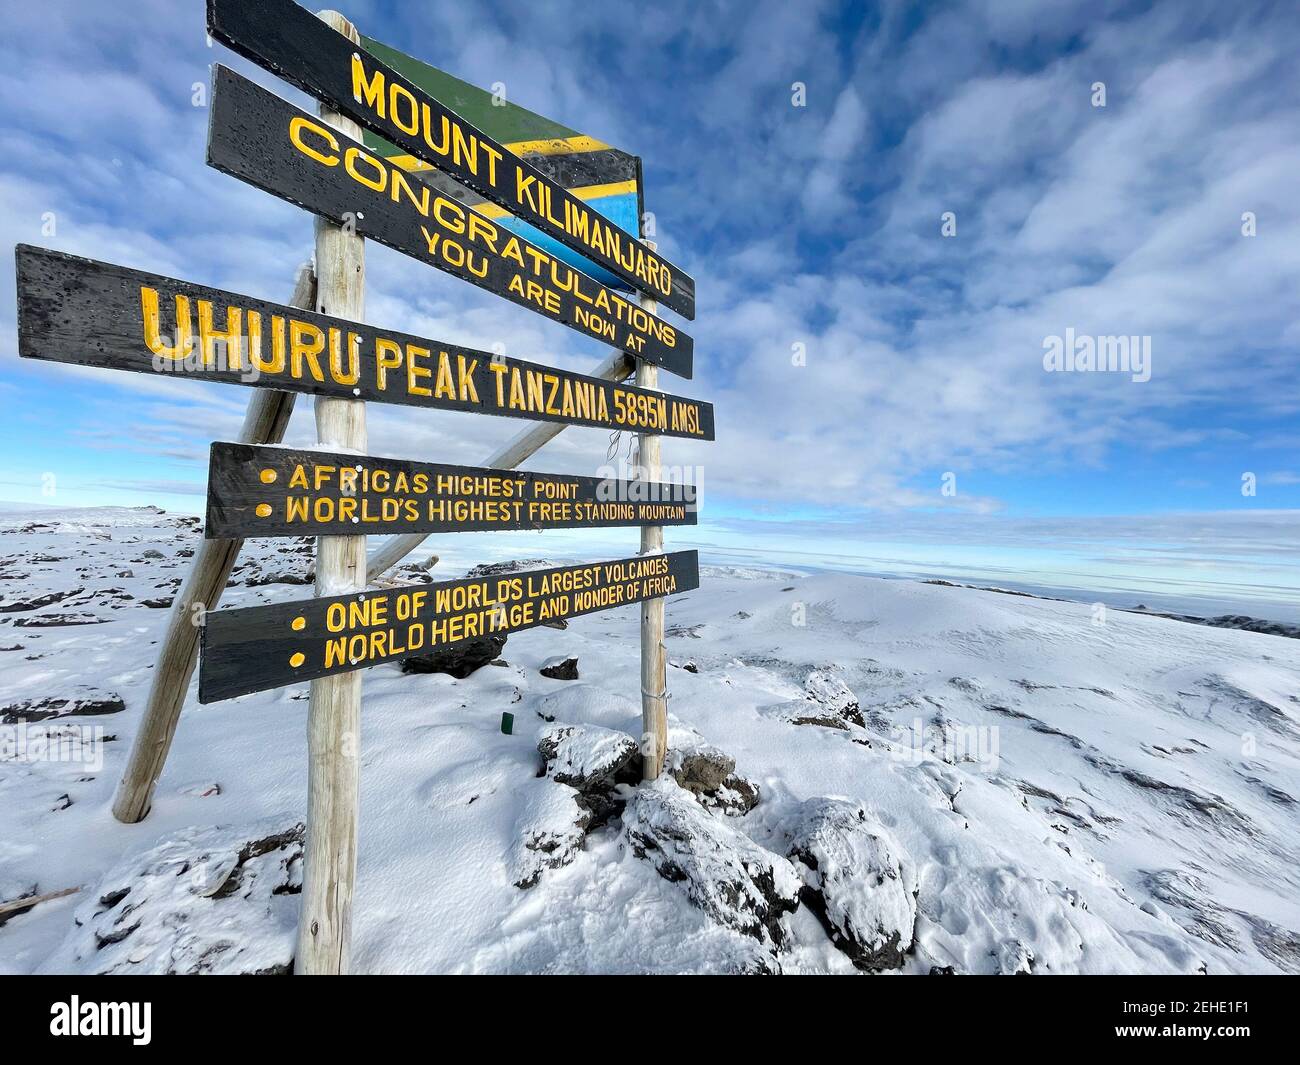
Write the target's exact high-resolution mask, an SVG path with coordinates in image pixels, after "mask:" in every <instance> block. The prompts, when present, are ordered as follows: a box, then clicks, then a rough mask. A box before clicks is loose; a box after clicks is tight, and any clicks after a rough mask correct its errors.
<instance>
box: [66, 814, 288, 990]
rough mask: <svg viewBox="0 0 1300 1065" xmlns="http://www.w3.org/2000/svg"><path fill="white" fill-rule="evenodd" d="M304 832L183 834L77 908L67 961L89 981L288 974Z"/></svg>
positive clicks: (130, 860)
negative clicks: (101, 976)
mask: <svg viewBox="0 0 1300 1065" xmlns="http://www.w3.org/2000/svg"><path fill="white" fill-rule="evenodd" d="M302 839H303V826H302V824H301V823H299V824H296V825H295V824H293V823H288V824H287V825H286V822H285V821H284V820H283V819H279V820H274V821H264V822H262V823H260V824H254V825H246V826H242V827H240V828H208V829H185V830H183V831H180V832H177V833H175V834H174V835H172V836H169V837H167V838H166V839H164V840H162V841H161V842H159V843H157V844H155V845H154V846H152V847H149V848H148V849H147V850H145V851H143V852H140V853H134V854H130V855H128V856H127V857H126V858H125V859H123V860H122V861H121V862H119V863H118V864H117V865H116V866H115V867H114V868H113V869H111V870H110V871H109V872H108V874H107V875H105V876H104V877H103V878H102V879H101V880H100V881H99V883H98V885H96V886H95V887H94V888H93V889H92V890H91V891H90V892H89V893H88V894H89V897H88V898H87V899H86V900H85V901H84V902H83V903H82V904H81V905H79V906H78V907H77V912H76V927H75V928H74V929H73V930H72V932H71V933H70V935H69V936H68V938H67V940H66V942H65V943H64V946H63V948H62V951H61V952H62V953H63V954H64V955H65V956H67V957H69V958H71V959H72V961H73V962H74V963H75V964H76V965H77V966H78V967H79V968H82V969H83V970H84V971H86V972H90V973H112V974H127V973H132V974H138V973H145V974H153V975H171V974H179V975H186V974H193V973H224V974H237V973H287V972H289V971H290V969H291V966H292V964H293V949H294V936H295V930H296V928H297V918H298V898H299V895H300V894H301V891H302Z"/></svg>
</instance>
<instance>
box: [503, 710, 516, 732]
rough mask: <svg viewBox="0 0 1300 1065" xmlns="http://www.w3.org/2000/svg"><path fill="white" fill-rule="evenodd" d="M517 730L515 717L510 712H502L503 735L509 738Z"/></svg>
mask: <svg viewBox="0 0 1300 1065" xmlns="http://www.w3.org/2000/svg"><path fill="white" fill-rule="evenodd" d="M514 730H515V715H514V714H512V713H509V712H508V711H505V710H503V711H501V734H502V735H504V736H509V735H512V734H513V733H514Z"/></svg>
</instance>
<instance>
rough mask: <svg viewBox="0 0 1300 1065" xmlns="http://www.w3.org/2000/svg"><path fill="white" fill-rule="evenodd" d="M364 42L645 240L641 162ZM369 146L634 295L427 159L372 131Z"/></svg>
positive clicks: (367, 138) (377, 43)
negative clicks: (403, 149)
mask: <svg viewBox="0 0 1300 1065" xmlns="http://www.w3.org/2000/svg"><path fill="white" fill-rule="evenodd" d="M361 43H362V44H363V45H364V47H365V48H366V49H368V50H369V51H370V52H372V53H373V54H374V55H375V56H377V57H378V58H379V59H382V60H383V61H384V62H385V63H387V64H388V65H389V66H391V67H393V68H394V69H395V70H397V71H399V72H400V73H402V74H404V75H406V77H408V78H410V79H411V80H412V81H413V82H415V84H416V85H418V86H419V87H420V88H422V89H424V90H425V91H426V92H428V93H429V94H430V95H432V96H433V97H435V98H436V99H438V100H441V101H442V102H443V103H444V104H445V105H446V106H447V107H449V108H451V109H452V110H453V111H455V112H456V113H457V114H458V115H460V116H461V117H462V118H463V119H465V120H466V121H467V122H471V123H473V124H474V125H475V126H477V127H478V128H479V129H481V130H482V131H483V132H484V133H486V134H487V135H488V136H490V137H493V138H495V139H496V140H498V141H500V142H501V143H502V144H504V145H505V146H506V147H507V148H508V149H510V151H512V152H514V153H515V154H516V155H518V156H521V157H522V158H524V159H527V160H528V162H530V163H531V164H532V165H533V166H535V167H537V169H538V170H540V171H542V172H543V173H544V174H546V176H547V177H549V178H551V179H552V180H553V181H555V182H558V183H559V184H561V185H563V186H564V187H565V188H566V189H568V190H569V191H570V192H572V193H573V194H574V195H575V196H577V197H578V199H580V200H582V201H584V202H585V203H588V204H590V205H591V206H592V207H593V208H594V209H595V210H597V211H599V212H600V213H601V214H603V215H604V216H605V217H606V218H608V219H609V220H610V221H612V222H613V223H614V224H615V225H617V226H619V227H620V228H622V229H624V230H626V231H627V232H629V233H631V234H633V235H635V236H638V237H639V236H641V216H642V212H643V210H644V207H643V197H642V189H641V160H640V158H639V157H637V156H635V155H629V154H628V153H627V152H624V151H620V150H619V149H617V148H612V147H610V146H609V145H608V144H605V143H604V142H602V141H598V140H596V139H595V138H594V137H588V136H585V135H584V134H581V133H579V132H578V131H577V130H572V129H569V127H568V126H562V125H560V123H558V122H552V121H551V120H550V119H549V118H543V117H542V116H541V115H539V114H536V113H534V112H532V111H529V110H528V109H527V108H524V107H520V106H519V105H518V104H512V103H505V104H502V105H499V106H498V105H494V104H493V102H492V94H491V93H490V92H488V91H486V90H485V89H480V88H478V87H477V86H474V85H470V84H469V83H468V82H465V81H461V80H460V78H455V77H452V76H451V75H450V74H448V73H447V72H446V71H443V70H439V69H438V68H437V67H431V66H429V64H428V63H422V62H420V60H418V59H413V58H411V57H410V56H409V55H405V54H404V53H402V52H399V51H397V49H395V48H390V47H389V46H388V45H386V44H383V43H381V42H380V41H376V40H373V39H371V38H369V37H362V38H361ZM365 145H366V147H367V148H369V149H370V150H371V151H373V152H375V153H376V154H377V155H381V156H383V157H384V158H385V159H387V160H388V161H389V162H390V163H392V164H393V165H395V166H399V167H401V168H402V169H403V170H408V171H410V172H412V173H416V174H419V175H420V176H421V177H422V178H424V180H425V181H427V182H428V183H429V184H431V185H432V186H433V187H434V188H436V189H437V190H438V191H439V192H443V193H446V194H448V195H450V196H454V197H455V198H456V199H458V200H460V202H461V203H464V204H466V205H468V206H470V207H473V208H474V210H476V211H478V212H479V213H480V214H483V215H486V216H487V217H488V218H491V219H492V220H493V221H494V222H496V223H497V224H498V225H501V226H504V227H505V228H506V229H509V230H510V231H511V232H514V233H517V234H519V235H520V236H521V237H524V238H526V239H527V240H530V241H531V242H532V243H534V244H536V245H538V246H539V247H541V248H544V249H545V250H546V251H547V252H549V253H551V254H553V255H554V256H555V257H556V258H558V259H560V260H561V261H563V262H566V263H568V264H569V265H570V266H573V267H576V268H577V269H579V270H581V271H582V272H583V273H585V274H587V275H588V276H590V277H592V278H595V279H596V280H597V281H599V282H600V283H601V284H602V285H607V286H609V287H610V288H618V289H624V290H626V289H627V288H628V286H627V285H626V284H625V283H624V282H623V281H622V280H620V279H619V278H617V277H615V276H614V275H613V274H611V273H609V271H607V270H605V269H603V268H601V267H599V266H597V265H596V264H595V263H593V262H592V261H591V260H590V259H587V258H584V257H583V256H582V255H580V254H579V253H578V252H576V251H572V250H570V249H569V248H566V247H565V246H564V245H563V244H561V243H560V242H559V241H557V240H555V239H554V238H552V237H549V236H547V235H546V234H545V233H542V232H541V231H540V230H538V229H536V228H535V227H534V226H531V225H529V224H528V223H527V222H521V221H519V220H518V219H517V218H515V217H514V216H513V215H511V214H510V213H509V212H508V211H506V210H505V209H504V208H502V207H498V206H497V205H496V204H495V203H490V202H488V201H487V200H485V199H484V198H483V197H482V196H480V195H479V194H478V193H477V192H473V191H472V190H470V189H467V188H466V187H465V186H464V185H462V184H460V182H458V181H454V180H453V179H451V178H450V177H448V176H447V175H446V174H444V173H442V172H441V171H439V170H436V169H435V168H434V167H432V166H431V165H430V164H428V163H426V162H424V161H423V160H422V159H417V158H415V156H413V155H408V154H407V153H406V152H404V151H402V150H401V149H400V148H398V147H396V146H394V145H392V144H390V143H389V142H388V141H386V140H384V139H383V138H382V137H378V136H376V135H375V134H373V133H371V132H370V131H369V130H367V131H366V132H365Z"/></svg>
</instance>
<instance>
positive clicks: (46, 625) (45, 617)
mask: <svg viewBox="0 0 1300 1065" xmlns="http://www.w3.org/2000/svg"><path fill="white" fill-rule="evenodd" d="M107 620H108V618H101V617H97V616H96V615H94V614H87V613H84V612H82V613H76V614H33V615H32V616H31V617H22V618H15V619H14V628H17V629H56V628H61V627H63V626H65V625H102V624H104V622H106V621H107Z"/></svg>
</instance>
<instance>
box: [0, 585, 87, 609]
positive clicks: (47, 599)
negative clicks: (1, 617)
mask: <svg viewBox="0 0 1300 1065" xmlns="http://www.w3.org/2000/svg"><path fill="white" fill-rule="evenodd" d="M85 590H86V589H84V588H73V589H72V590H71V591H67V592H49V593H47V594H46V595H33V596H31V597H29V598H27V599H6V600H5V601H4V602H0V614H12V613H14V612H15V611H19V610H39V609H40V608H41V607H43V606H49V605H50V604H51V603H57V602H59V601H60V600H61V599H71V598H72V597H73V596H76V595H80V594H81V593H82V592H84V591H85Z"/></svg>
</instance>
